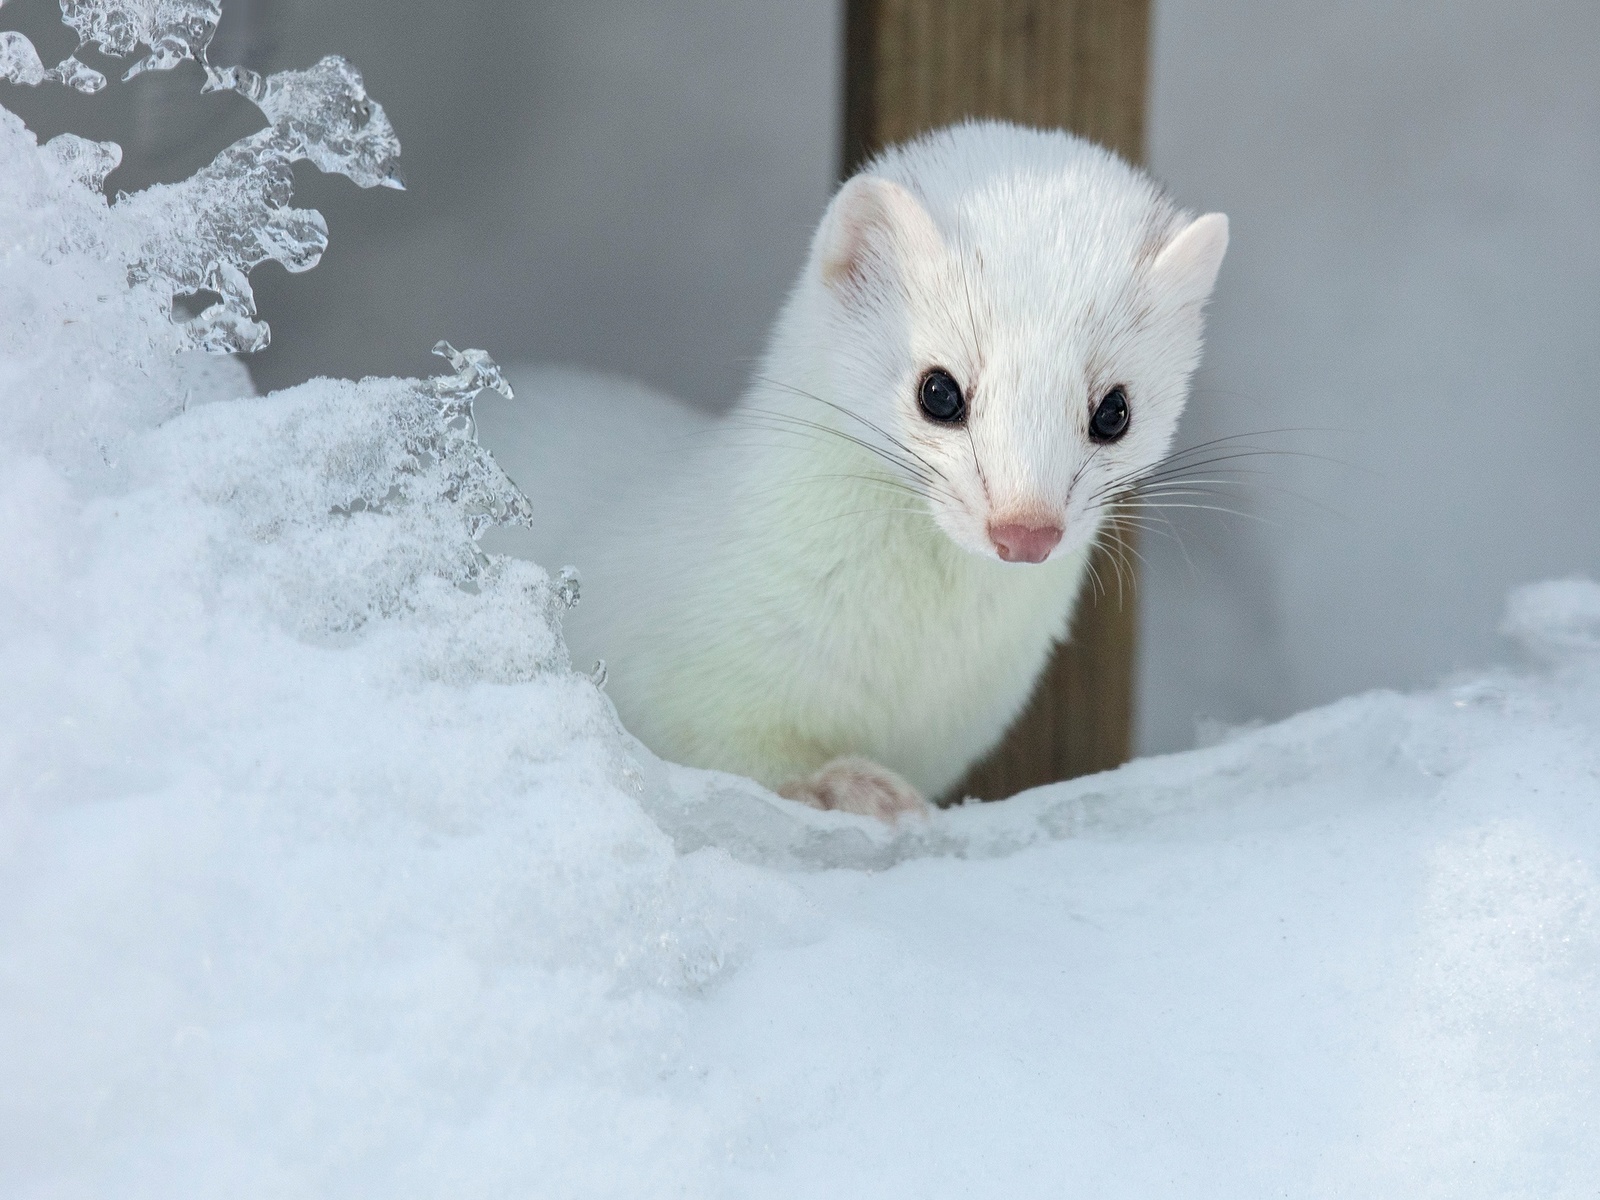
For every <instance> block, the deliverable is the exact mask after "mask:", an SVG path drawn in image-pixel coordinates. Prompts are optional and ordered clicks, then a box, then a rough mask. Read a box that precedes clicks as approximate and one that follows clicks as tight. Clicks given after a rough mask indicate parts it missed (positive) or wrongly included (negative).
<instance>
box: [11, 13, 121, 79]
mask: <svg viewBox="0 0 1600 1200" xmlns="http://www.w3.org/2000/svg"><path fill="white" fill-rule="evenodd" d="M0 79H3V80H5V81H6V82H8V83H20V84H23V85H24V86H26V87H38V86H39V84H41V83H60V84H64V85H65V86H67V87H69V88H71V89H72V90H73V91H75V92H98V91H99V90H100V89H101V88H103V87H105V85H106V77H105V76H104V75H102V74H100V72H99V71H96V70H95V69H94V68H93V67H89V66H85V65H84V64H83V63H81V62H79V61H78V58H77V56H76V55H72V54H69V55H68V56H67V57H66V58H64V59H62V60H61V61H60V62H59V63H57V64H56V65H55V66H53V67H51V68H49V69H48V70H46V69H45V65H44V63H42V62H40V61H39V52H38V51H37V50H35V49H34V47H33V43H32V42H30V41H29V40H28V39H27V38H26V37H24V36H23V35H22V34H20V33H18V32H17V31H16V30H14V29H7V30H0Z"/></svg>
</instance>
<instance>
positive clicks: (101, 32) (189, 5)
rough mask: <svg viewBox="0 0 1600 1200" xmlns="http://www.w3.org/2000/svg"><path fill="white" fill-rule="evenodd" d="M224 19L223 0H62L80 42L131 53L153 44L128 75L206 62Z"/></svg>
mask: <svg viewBox="0 0 1600 1200" xmlns="http://www.w3.org/2000/svg"><path fill="white" fill-rule="evenodd" d="M221 19H222V0H132V2H129V0H61V20H62V22H63V23H65V24H66V25H68V26H70V27H71V28H72V31H73V32H74V33H76V34H77V35H78V46H79V48H82V47H84V46H87V45H88V44H89V43H90V42H93V43H94V44H95V47H96V48H97V49H98V50H99V51H100V53H102V54H109V55H111V56H112V57H113V58H125V57H127V56H128V55H129V54H132V53H133V52H134V51H135V50H136V49H137V48H138V47H139V46H141V45H144V46H149V47H150V53H149V54H147V55H146V56H145V57H144V58H141V59H140V60H139V61H138V62H136V63H134V64H133V66H131V67H129V68H128V72H127V74H126V75H124V76H123V78H124V79H131V78H133V77H134V76H135V75H138V74H140V73H141V72H143V71H170V70H171V69H172V68H173V67H175V66H177V65H178V64H179V63H181V62H184V61H186V60H188V59H191V58H193V59H198V60H200V61H201V62H204V61H205V54H206V47H207V46H209V45H210V44H211V39H212V37H213V36H215V34H216V32H217V22H218V21H220V20H221Z"/></svg>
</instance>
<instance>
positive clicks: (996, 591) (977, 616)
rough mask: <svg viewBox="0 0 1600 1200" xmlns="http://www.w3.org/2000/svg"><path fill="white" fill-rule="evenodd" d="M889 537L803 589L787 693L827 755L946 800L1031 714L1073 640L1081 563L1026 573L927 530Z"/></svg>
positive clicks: (917, 522) (849, 544)
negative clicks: (1042, 675)
mask: <svg viewBox="0 0 1600 1200" xmlns="http://www.w3.org/2000/svg"><path fill="white" fill-rule="evenodd" d="M876 524H877V525H878V526H879V528H878V529H876V530H874V531H872V535H871V536H865V537H846V538H841V539H840V540H838V541H836V542H835V543H833V545H832V547H831V549H832V553H831V554H820V553H819V554H818V555H817V562H818V563H819V564H826V566H825V568H824V569H823V570H820V571H818V572H817V573H816V574H815V575H814V576H812V577H811V578H809V579H804V578H796V579H792V580H791V585H792V587H793V588H794V592H795V593H796V594H798V595H800V596H804V597H805V599H806V603H805V604H804V606H803V607H802V608H800V609H798V610H796V614H795V616H796V621H795V626H794V628H793V630H792V633H791V635H790V636H788V637H785V638H784V639H783V641H784V643H785V653H783V655H782V657H783V658H786V659H788V661H787V662H786V663H785V664H784V665H783V667H782V668H780V670H781V671H782V674H783V679H782V682H781V685H780V686H782V688H783V690H784V691H785V692H786V693H787V694H788V695H789V696H791V697H792V699H793V701H794V702H795V709H796V710H797V711H798V712H800V713H803V714H804V718H803V719H804V721H805V722H806V723H807V724H810V725H812V726H813V727H814V729H815V731H816V735H817V737H818V740H819V742H821V743H823V744H825V745H829V746H830V747H831V746H832V745H839V746H848V748H849V749H850V750H851V751H852V752H859V753H867V754H869V755H870V756H872V757H874V758H876V759H877V760H878V761H881V762H882V763H884V764H885V765H886V766H889V767H891V768H893V769H895V770H898V771H900V772H901V773H902V774H905V775H906V776H907V777H908V778H910V779H911V780H912V781H913V782H916V783H918V784H919V786H921V787H923V788H924V789H925V790H927V791H929V792H930V793H937V792H940V791H942V790H943V789H944V788H945V787H947V786H949V785H950V784H951V783H953V782H954V781H955V779H956V777H958V776H959V775H960V774H961V773H962V771H963V769H964V768H965V766H966V765H967V764H968V763H969V762H970V761H971V760H972V759H973V758H974V757H975V756H976V755H978V754H980V753H981V752H982V751H983V750H984V749H986V748H987V747H988V746H989V745H991V744H992V743H993V742H994V741H995V740H996V739H997V738H998V737H999V736H1000V734H1001V733H1002V732H1003V731H1004V729H1005V727H1006V726H1007V725H1008V724H1009V723H1010V722H1011V720H1012V719H1013V718H1014V717H1015V716H1016V714H1017V712H1018V711H1019V710H1020V708H1021V706H1022V705H1023V704H1024V703H1025V702H1026V700H1027V697H1028V695H1029V693H1030V691H1031V689H1032V687H1033V684H1034V681H1035V680H1036V678H1037V676H1038V674H1039V671H1040V670H1041V668H1042V667H1043V665H1044V662H1045V659H1046V657H1047V656H1048V654H1049V651H1050V647H1051V646H1052V645H1053V643H1054V642H1055V641H1056V639H1058V638H1059V637H1061V636H1063V634H1064V633H1065V626H1066V622H1067V618H1068V616H1069V615H1070V610H1071V606H1072V603H1073V599H1074V596H1075V593H1076V591H1077V587H1078V582H1079V578H1080V575H1081V573H1082V566H1081V560H1080V559H1077V558H1068V559H1065V560H1062V561H1059V562H1050V563H1044V564H1041V565H1038V566H1012V565H1008V564H1003V563H999V562H992V561H989V560H986V559H983V558H980V557H978V556H977V555H973V554H969V553H967V552H966V551H963V550H961V549H960V548H958V547H956V546H955V545H954V544H952V543H950V542H949V541H948V539H946V538H945V537H944V535H943V534H942V533H940V532H939V531H938V530H937V528H935V527H933V526H932V523H931V521H930V520H928V519H927V518H926V517H925V516H920V515H915V516H914V515H907V516H905V517H904V518H901V519H897V520H894V521H890V520H887V519H885V520H881V521H879V522H876Z"/></svg>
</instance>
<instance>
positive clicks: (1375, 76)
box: [0, 0, 1600, 751]
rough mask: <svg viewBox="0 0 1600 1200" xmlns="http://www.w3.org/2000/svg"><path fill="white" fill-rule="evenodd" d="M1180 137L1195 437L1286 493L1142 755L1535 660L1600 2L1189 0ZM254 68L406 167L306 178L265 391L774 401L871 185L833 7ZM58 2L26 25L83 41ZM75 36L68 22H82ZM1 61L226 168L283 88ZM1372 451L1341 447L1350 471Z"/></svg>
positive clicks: (264, 301) (248, 42)
mask: <svg viewBox="0 0 1600 1200" xmlns="http://www.w3.org/2000/svg"><path fill="white" fill-rule="evenodd" d="M1155 12H1156V21H1155V32H1154V55H1153V62H1152V111H1151V123H1150V145H1151V165H1152V168H1153V170H1154V171H1155V172H1156V173H1157V174H1158V175H1160V176H1161V177H1163V178H1164V179H1165V180H1167V181H1168V182H1169V183H1170V185H1171V186H1172V188H1173V190H1174V191H1175V192H1176V194H1177V195H1178V197H1179V198H1180V199H1181V200H1183V201H1184V202H1185V203H1188V204H1191V205H1193V206H1195V207H1197V208H1205V209H1211V208H1216V209H1222V210H1224V211H1226V212H1228V213H1229V214H1230V216H1231V218H1232V221H1233V234H1234V241H1233V249H1232V250H1231V251H1230V254H1229V260H1228V263H1227V264H1226V266H1225V267H1224V271H1223V276H1222V280H1221V283H1220V288H1219V294H1218V299H1217V301H1216V303H1215V306H1214V309H1213V316H1212V325H1211V337H1210V345H1209V349H1208V352H1207V361H1206V365H1205V366H1204V367H1203V368H1202V371H1201V374H1200V376H1199V379H1198V381H1197V387H1196V394H1195V399H1194V402H1193V404H1192V406H1191V411H1190V416H1189V417H1188V418H1187V419H1186V425H1185V428H1184V431H1183V433H1182V435H1181V436H1182V437H1183V438H1184V439H1186V440H1187V441H1190V442H1196V441H1201V440H1204V439H1207V438H1212V437H1219V436H1223V435H1227V434H1235V433H1247V432H1252V431H1258V430H1268V429H1280V428H1287V429H1291V430H1295V431H1296V432H1292V433H1285V434H1276V435H1271V436H1269V437H1264V438H1258V439H1256V444H1258V445H1263V446H1272V447H1276V448H1279V449H1284V450H1292V451H1297V452H1303V453H1304V454H1308V455H1314V456H1316V457H1295V456H1290V455H1284V456H1277V457H1272V458H1268V459H1261V460H1254V462H1255V464H1258V465H1261V466H1263V467H1264V468H1265V470H1266V472H1267V474H1266V475H1264V476H1259V477H1254V479H1255V481H1256V483H1258V484H1260V485H1262V486H1251V487H1247V488H1243V489H1242V490H1236V491H1235V492H1234V494H1233V496H1232V498H1230V499H1226V500H1222V501H1220V502H1221V503H1223V504H1226V505H1228V506H1229V507H1241V508H1243V509H1245V510H1247V511H1249V512H1251V513H1252V514H1254V515H1255V516H1258V517H1260V518H1263V520H1262V521H1256V520H1250V519H1244V518H1237V517H1229V516H1225V515H1222V514H1215V513H1208V512H1199V511H1182V512H1175V513H1173V514H1171V517H1172V524H1173V527H1174V533H1175V534H1176V535H1177V538H1178V539H1181V545H1180V543H1179V541H1178V540H1175V539H1174V538H1170V537H1165V536H1151V537H1147V538H1146V539H1145V542H1144V547H1143V549H1144V552H1145V554H1146V555H1147V557H1148V558H1149V561H1150V566H1149V569H1148V570H1147V572H1146V576H1145V582H1144V588H1143V591H1142V596H1141V605H1142V609H1141V620H1142V625H1143V635H1144V636H1143V650H1142V660H1141V667H1140V744H1141V747H1142V748H1143V749H1144V750H1146V751H1155V750H1166V749H1174V748H1178V747H1182V746H1186V745H1189V744H1191V743H1192V742H1193V740H1194V738H1195V736H1196V728H1197V722H1213V721H1222V722H1238V721H1245V720H1250V719H1258V718H1265V719H1270V718H1273V717H1277V716H1281V715H1283V714H1286V713H1288V712H1291V711H1294V710H1296V709H1299V708H1302V707H1305V706H1308V705H1311V704H1316V703H1319V702H1322V701H1326V700H1331V699H1333V698H1335V697H1338V696H1340V695H1344V694H1347V693H1350V692H1354V691H1358V690H1362V689H1366V688H1371V687H1379V686H1402V687H1404V686H1415V685H1421V684H1427V683H1430V682H1432V681H1435V680H1437V679H1438V678H1440V677H1441V676H1444V675H1446V674H1447V673H1449V672H1451V671H1453V670H1455V669H1457V668H1461V667H1468V666H1472V665H1475V664H1483V663H1486V662H1489V661H1492V660H1494V659H1496V658H1503V657H1504V656H1505V655H1506V653H1507V650H1506V648H1505V647H1504V646H1503V645H1502V644H1500V643H1498V641H1497V640H1496V637H1495V633H1494V628H1495V624H1496V621H1497V619H1498V614H1499V611H1500V607H1501V603H1502V599H1503V596H1504V593H1505V591H1506V589H1507V588H1508V587H1509V586H1511V585H1513V584H1515V583H1517V582H1521V581H1525V580H1532V579H1537V578H1541V577H1548V576H1559V575H1566V574H1573V573H1588V574H1591V575H1593V574H1597V573H1600V527H1597V523H1596V521H1595V519H1594V515H1595V513H1596V511H1597V507H1600V471H1597V470H1596V469H1595V458H1596V454H1595V451H1596V449H1597V448H1600V353H1597V345H1596V343H1597V331H1600V211H1597V210H1600V203H1597V197H1600V4H1596V3H1595V2H1594V0H1537V2H1534V3H1524V4H1521V5H1518V6H1514V7H1513V6H1508V5H1504V4H1500V3H1494V2H1491V0H1404V2H1403V3H1402V2H1399V0H1395V2H1392V3H1387V4H1380V3H1376V2H1372V0H1366V2H1345V3H1338V4H1316V3H1289V4H1285V3H1282V2H1267V0H1257V2H1249V0H1155ZM224 13H225V15H224V22H223V26H222V29H221V31H220V33H219V42H218V45H217V47H216V49H215V52H214V54H213V58H214V59H215V60H216V61H219V62H223V63H227V62H236V61H242V62H244V63H246V64H247V65H251V66H255V67H257V68H259V69H266V70H272V69H280V68H282V67H288V66H302V65H307V64H308V63H310V62H311V61H314V60H315V58H316V57H318V56H320V55H321V54H323V53H327V52H330V51H337V52H339V53H343V54H345V55H346V56H348V57H349V58H351V59H352V60H353V61H355V62H356V63H357V64H358V65H359V66H360V67H361V68H362V69H363V71H364V72H365V74H366V77H367V81H368V85H369V88H370V90H371V92H372V94H373V95H374V96H375V97H376V98H377V99H379V100H380V101H381V102H382V103H383V104H384V105H385V107H386V108H387V109H388V111H389V114H390V116H391V118H392V119H393V121H394V123H395V126H396V128H397V129H398V131H399V133H400V136H401V140H402V142H403V143H404V146H405V154H404V160H403V161H404V170H405V175H406V179H407V183H408V186H409V190H408V191H407V192H405V193H395V192H382V191H380V192H359V191H358V190H357V189H355V188H354V187H353V186H352V185H349V184H348V183H347V182H346V181H344V180H339V179H331V180H330V179H323V178H321V177H319V176H318V175H317V174H316V172H315V171H312V170H307V171H305V172H303V173H302V175H301V178H302V180H303V186H302V187H301V189H300V191H299V193H298V195H297V202H299V203H305V204H314V205H315V206H317V207H319V208H321V209H322V210H323V212H324V213H325V214H326V215H327V217H328V219H329V224H330V226H331V229H332V247H331V248H330V250H329V252H328V254H327V256H326V257H325V259H324V261H323V264H322V265H321V266H320V267H319V268H318V269H317V270H316V271H314V272H313V273H311V274H310V275H305V276H299V277H289V276H286V275H284V274H283V273H282V272H281V271H278V270H276V269H275V268H270V267H269V268H264V269H263V270H261V271H258V272H257V275H256V283H257V293H258V296H259V298H260V301H261V306H262V310H263V313H264V315H265V316H266V318H267V319H268V320H269V321H271V323H272V325H273V330H274V335H275V340H274V344H273V346H272V348H271V349H270V350H268V351H267V352H266V353H265V354H263V355H261V356H259V357H258V358H257V359H256V360H255V361H254V362H253V363H252V370H253V372H254V374H255V376H256V378H257V381H258V382H259V383H260V384H261V385H262V386H263V387H276V386H282V385H284V384H288V383H293V382H295V381H297V380H299V379H303V378H305V377H307V376H309V375H312V374H319V373H329V374H342V375H360V374H365V373H396V372H407V373H415V372H421V371H427V370H430V369H432V368H433V366H434V365H435V364H434V363H433V362H432V361H431V360H429V359H428V358H427V355H426V351H427V347H428V346H430V345H431V344H432V343H433V341H434V340H435V339H436V338H438V337H448V338H450V339H451V340H453V341H455V342H456V343H457V344H458V345H476V346H482V347H484V348H486V349H488V350H490V351H491V352H492V353H494V354H495V355H496V356H497V357H499V358H501V359H502V360H503V361H516V360H543V361H555V362H564V363H572V364H579V365H585V366H592V367H599V368H603V369H607V370H613V371H617V372H622V373H625V374H629V375H634V376H638V377H640V378H644V379H647V380H649V381H651V382H653V383H655V384H657V385H658V386H661V387H664V388H666V389H668V390H671V391H674V392H677V393H679V394H681V395H683V396H685V397H687V398H690V399H693V400H695V401H697V402H699V403H703V404H707V405H713V406H715V405H721V404H724V403H727V402H728V401H730V400H731V399H732V398H733V396H734V394H735V393H736V392H737V390H738V388H739V386H740V383H741V380H742V379H743V377H744V375H745V373H746V371H747V369H748V364H749V362H750V359H751V358H752V357H753V356H754V355H755V354H756V353H757V352H758V350H759V347H760V344H761V339H762V337H763V334H764V330H765V327H766V325H767V323H768V322H769V321H770V319H771V317H772V315H773V314H774V313H775V311H776V309H777V306H778V303H779V301H780V299H781V296H782V293H783V291H784V289H785V288H786V287H787V285H788V282H789V279H790V277H791V275H792V273H793V271H794V270H795V269H796V268H797V266H798V264H799V261H800V258H801V255H802V252H803V249H804V246H805V243H806V240H807V238H808V237H809V234H810V230H811V227H812V225H813V223H814V222H815V220H816V218H817V216H818V215H819V213H820V211H821V209H822V206H823V204H824V203H825V202H826V199H827V196H828V194H829V191H830V189H831V187H832V184H833V171H834V166H835V161H836V154H837V151H836V142H835V137H836V116H837V111H838V90H837V89H838V83H837V77H838V62H837V49H838V44H839V37H838V19H839V18H838V12H837V10H836V5H835V4H834V3H833V2H832V0H784V2H782V3H779V2H777V0H741V2H732V0H721V2H716V0H593V2H590V3H585V4H582V5H577V4H571V3H553V2H551V0H539V2H534V3H521V4H518V3H512V2H510V0H495V2H493V3H482V4H461V5H452V6H444V5H438V4H433V3H426V4H425V3H422V2H420V0H401V2H396V0H346V2H342V3H334V2H329V0H324V2H321V3H317V2H313V0H227V2H226V3H225V4H224ZM54 21H55V17H54V6H53V5H52V4H50V3H48V0H21V2H20V3H17V2H16V0H13V3H12V4H9V5H7V7H6V8H5V10H4V11H3V13H0V27H20V28H24V29H26V30H27V31H28V32H30V34H33V35H35V36H36V40H37V41H38V42H39V43H40V48H41V51H42V52H43V55H44V57H45V59H46V61H47V62H49V61H54V60H55V59H56V58H59V57H60V56H61V55H64V54H65V53H67V51H68V50H70V48H71V38H70V35H68V34H66V32H65V31H64V30H61V29H60V28H59V26H54ZM52 26H54V28H52ZM194 87H195V80H194V79H193V78H192V76H191V77H185V76H182V75H180V76H178V77H173V78H167V77H161V76H145V77H142V78H141V79H138V80H135V81H134V82H133V83H132V84H129V85H127V86H126V87H123V86H120V85H118V86H117V87H116V88H115V90H114V92H113V94H112V97H109V98H108V97H101V98H98V99H95V100H89V101H81V100H78V99H77V98H73V97H63V96H62V95H61V93H60V92H59V90H56V91H55V92H53V93H48V94H47V93H23V92H21V91H19V90H17V89H9V88H4V87H3V85H0V102H3V103H5V104H6V105H7V106H8V107H12V108H14V109H16V110H17V111H20V112H22V113H23V115H24V116H25V117H26V118H27V119H28V120H29V123H30V124H31V125H33V126H34V128H35V129H36V130H38V131H39V132H40V133H41V135H43V136H48V135H49V134H52V133H54V132H58V131H59V130H60V129H63V128H69V127H70V128H73V129H74V130H76V131H77V132H81V133H88V134H92V135H95V136H102V137H105V136H113V137H116V138H118V140H120V141H122V142H123V143H124V145H125V147H126V149H127V151H128V160H127V166H126V167H125V168H124V169H123V170H122V171H120V172H119V173H118V174H117V175H116V176H113V178H112V186H113V187H123V188H133V187H137V186H141V185H143V184H144V183H147V182H149V181H151V180H154V179H163V178H175V177H178V176H180V175H183V174H186V173H187V172H188V171H189V170H192V169H193V167H194V166H196V165H198V164H199V163H200V162H202V161H204V159H205V158H207V157H209V155H210V153H211V152H213V151H214V150H215V149H216V148H218V147H220V146H221V145H222V144H225V142H226V141H227V140H229V139H231V138H232V137H234V136H237V135H238V134H239V133H240V132H243V131H244V130H246V129H248V128H251V127H252V114H251V113H250V111H249V110H248V108H247V107H245V106H243V104H242V102H237V101H232V100H229V99H228V98H226V97H206V98H199V99H197V98H196V97H194V96H193V89H194ZM1330 460H1331V461H1330Z"/></svg>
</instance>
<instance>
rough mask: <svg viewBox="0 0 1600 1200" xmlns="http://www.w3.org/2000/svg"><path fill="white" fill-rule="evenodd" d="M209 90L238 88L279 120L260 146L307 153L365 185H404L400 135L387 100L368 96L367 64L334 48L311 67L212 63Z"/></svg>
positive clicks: (294, 156)
mask: <svg viewBox="0 0 1600 1200" xmlns="http://www.w3.org/2000/svg"><path fill="white" fill-rule="evenodd" d="M205 90H206V91H233V92H237V93H239V95H241V96H243V97H244V98H245V99H247V100H249V101H250V102H251V103H252V104H254V105H255V106H256V107H257V108H259V109H260V110H261V111H262V113H263V114H265V115H266V118H267V120H268V121H270V122H272V125H271V132H270V135H268V136H262V135H257V138H256V145H257V148H258V150H261V151H263V152H271V153H274V154H282V155H285V156H287V157H288V159H289V160H290V161H291V162H293V161H298V160H300V159H307V160H309V161H311V162H312V163H314V164H316V166H317V167H318V169H320V170H322V171H326V172H328V173H329V174H337V175H344V176H346V177H348V178H350V179H353V180H355V181H356V183H358V184H360V185H361V186H362V187H380V186H381V187H391V188H403V187H404V184H403V183H402V182H401V180H400V166H399V163H400V139H399V138H398V137H396V136H395V132H394V127H393V126H392V125H390V124H389V118H388V116H386V115H385V114H384V111H383V106H382V105H381V104H378V103H377V102H376V101H374V100H372V99H370V98H369V97H368V96H367V90H366V87H365V86H364V85H363V84H362V82H361V72H359V71H357V70H356V69H355V67H353V66H351V65H350V63H348V62H346V61H345V60H344V59H343V58H340V57H339V56H338V55H337V54H330V55H328V56H327V57H326V58H324V59H323V60H322V61H321V62H319V63H317V65H316V66H314V67H312V68H310V69H309V70H305V71H279V72H278V73H277V74H275V75H268V76H262V75H259V74H257V73H256V72H254V71H251V70H249V69H247V68H245V67H227V68H224V69H222V70H217V69H214V68H213V69H209V70H208V71H207V75H206V85H205Z"/></svg>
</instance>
